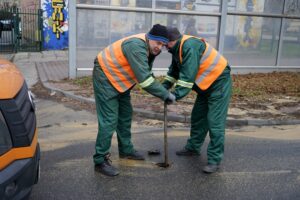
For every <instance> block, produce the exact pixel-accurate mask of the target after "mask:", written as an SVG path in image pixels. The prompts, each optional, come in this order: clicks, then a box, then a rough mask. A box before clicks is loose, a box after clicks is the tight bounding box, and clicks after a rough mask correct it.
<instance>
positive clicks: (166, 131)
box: [157, 102, 170, 168]
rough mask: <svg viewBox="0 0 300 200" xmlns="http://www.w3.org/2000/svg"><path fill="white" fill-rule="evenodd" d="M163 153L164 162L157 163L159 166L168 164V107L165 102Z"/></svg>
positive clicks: (167, 165)
mask: <svg viewBox="0 0 300 200" xmlns="http://www.w3.org/2000/svg"><path fill="white" fill-rule="evenodd" d="M164 153H165V162H163V163H157V165H158V166H159V167H164V168H167V167H169V166H170V164H169V161H168V107H167V103H166V102H165V103H164Z"/></svg>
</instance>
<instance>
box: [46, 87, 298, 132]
mask: <svg viewBox="0 0 300 200" xmlns="http://www.w3.org/2000/svg"><path fill="white" fill-rule="evenodd" d="M41 83H42V85H43V87H44V88H46V89H47V90H48V91H49V92H56V93H59V94H61V95H64V96H66V97H69V98H71V99H74V100H77V101H80V102H82V103H92V104H95V100H94V99H92V98H86V97H82V96H78V95H75V94H74V93H72V92H68V91H64V90H61V89H58V88H55V87H52V86H50V85H49V84H48V83H47V82H41ZM133 112H134V114H136V115H137V116H140V117H144V118H149V119H157V120H162V121H163V120H164V116H163V114H161V113H154V112H151V111H147V110H144V109H140V108H133ZM168 120H169V121H172V122H181V123H190V120H191V118H190V117H189V116H188V117H186V116H182V115H174V114H169V115H168ZM296 124H300V120H297V119H285V120H278V119H270V120H267V119H232V118H227V121H226V126H227V127H235V126H274V125H296Z"/></svg>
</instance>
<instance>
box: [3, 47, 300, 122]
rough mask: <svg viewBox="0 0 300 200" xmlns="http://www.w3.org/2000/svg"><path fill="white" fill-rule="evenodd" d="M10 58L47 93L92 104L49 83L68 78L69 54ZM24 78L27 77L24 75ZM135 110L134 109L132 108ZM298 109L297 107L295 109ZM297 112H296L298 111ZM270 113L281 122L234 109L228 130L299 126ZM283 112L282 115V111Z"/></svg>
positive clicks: (177, 119)
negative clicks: (28, 68) (32, 72)
mask: <svg viewBox="0 0 300 200" xmlns="http://www.w3.org/2000/svg"><path fill="white" fill-rule="evenodd" d="M5 56H6V57H7V58H10V59H11V60H12V61H13V62H14V63H15V64H16V65H17V66H19V65H20V64H21V65H22V64H23V63H27V64H29V63H31V64H34V65H35V66H36V69H37V72H38V73H37V74H38V77H39V80H40V81H41V83H42V85H43V86H44V87H45V88H46V89H47V90H49V91H50V92H52V93H53V92H55V93H60V94H63V95H64V96H66V97H69V98H72V99H74V100H78V101H81V102H86V103H91V104H94V103H95V101H94V99H93V98H86V97H83V96H79V95H76V94H75V92H74V91H72V90H68V91H66V90H64V89H63V88H59V86H58V84H54V83H53V82H52V81H59V80H62V79H65V78H68V52H67V51H45V52H40V53H39V52H38V53H17V54H15V55H5ZM24 76H25V77H26V75H24ZM133 107H134V105H133ZM298 107H299V106H298ZM297 109H299V108H297ZM268 111H269V112H273V113H274V115H280V114H281V115H282V116H284V117H283V118H281V119H278V118H274V119H272V118H268V119H258V118H251V117H249V116H250V113H249V111H247V110H241V109H237V108H230V109H229V115H228V119H227V125H228V126H245V125H255V126H263V125H294V124H300V120H299V119H297V118H295V117H294V116H292V115H291V116H289V114H287V113H280V111H279V112H278V111H277V110H276V111H274V109H273V108H272V107H270V108H269V110H268ZM251 112H255V113H262V114H263V113H266V112H267V111H266V110H265V109H261V110H260V109H259V108H258V109H255V110H252V111H251ZM282 112H283V111H282ZM134 113H135V114H136V115H138V116H142V117H144V118H149V119H158V120H163V114H161V113H156V112H152V111H151V110H145V109H139V108H134ZM168 120H169V121H174V122H183V123H188V122H190V116H181V115H176V114H173V113H170V114H168Z"/></svg>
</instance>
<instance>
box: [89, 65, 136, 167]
mask: <svg viewBox="0 0 300 200" xmlns="http://www.w3.org/2000/svg"><path fill="white" fill-rule="evenodd" d="M93 86H94V95H95V100H96V110H97V117H98V135H97V140H96V146H95V150H96V151H95V154H94V156H93V158H94V163H95V164H100V163H102V162H104V158H105V156H106V155H107V154H108V153H109V150H110V147H111V140H112V136H113V133H114V132H115V131H116V132H117V138H118V149H119V153H120V154H130V153H132V152H133V151H134V149H133V145H132V143H131V121H132V105H131V102H130V90H128V91H126V92H124V93H119V92H118V91H117V90H116V89H115V88H114V87H113V86H112V85H111V84H110V82H109V80H108V79H107V77H106V76H105V74H104V72H103V71H102V70H101V68H100V66H99V64H98V62H97V61H96V60H95V67H94V70H93Z"/></svg>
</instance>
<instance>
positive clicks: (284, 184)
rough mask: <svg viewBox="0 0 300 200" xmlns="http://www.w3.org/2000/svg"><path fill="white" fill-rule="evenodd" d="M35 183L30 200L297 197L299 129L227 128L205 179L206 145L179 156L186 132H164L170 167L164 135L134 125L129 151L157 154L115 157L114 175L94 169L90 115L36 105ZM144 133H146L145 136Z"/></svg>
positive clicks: (299, 194)
mask: <svg viewBox="0 0 300 200" xmlns="http://www.w3.org/2000/svg"><path fill="white" fill-rule="evenodd" d="M37 120H38V131H39V142H40V145H41V177H40V181H39V183H38V184H37V185H35V186H34V188H33V190H32V194H31V197H30V199H32V200H48V199H49V200H50V199H51V200H53V199H58V200H61V199H64V200H65V199H85V200H89V199H197V200H198V199H231V200H233V199H242V200H243V199H256V200H259V199H273V200H274V199H300V159H299V158H300V126H299V125H298V126H297V125H296V126H276V127H242V128H238V129H230V130H227V135H226V144H225V157H224V160H223V162H222V165H221V169H220V171H219V172H218V173H216V174H213V175H205V174H203V173H202V172H201V168H202V167H203V166H204V165H205V164H206V147H207V141H206V143H205V145H204V146H203V148H202V155H201V156H200V157H178V156H176V155H175V151H176V150H178V149H180V148H182V147H183V145H184V144H185V142H186V139H187V136H188V134H189V133H188V130H168V141H169V160H170V163H171V167H169V168H167V169H164V168H159V167H157V166H156V165H155V163H157V162H162V161H163V131H162V130H157V129H156V130H154V129H153V130H152V129H151V127H141V126H140V125H139V124H137V123H136V122H134V124H133V132H134V133H133V136H132V137H133V143H134V145H135V148H136V149H137V150H139V151H140V152H142V153H144V154H146V152H147V151H148V150H151V149H160V150H161V152H162V154H161V155H160V156H148V155H147V156H146V160H145V161H128V160H124V159H119V157H118V151H117V143H116V137H115V136H114V137H113V142H112V150H111V153H112V157H111V159H112V161H113V165H114V166H116V167H117V168H119V170H120V172H121V173H120V175H119V176H117V177H113V178H111V177H106V176H103V175H101V174H99V173H97V172H95V171H94V166H93V161H92V155H93V153H94V144H95V139H96V131H97V121H96V115H95V114H92V113H90V112H87V111H80V110H74V109H71V108H68V107H65V106H64V105H62V104H59V103H57V102H53V101H47V100H41V99H39V100H38V101H37ZM145 130H147V131H145Z"/></svg>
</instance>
